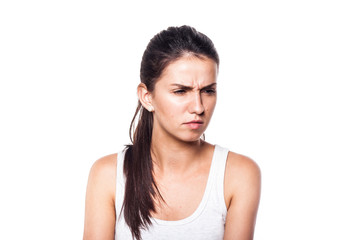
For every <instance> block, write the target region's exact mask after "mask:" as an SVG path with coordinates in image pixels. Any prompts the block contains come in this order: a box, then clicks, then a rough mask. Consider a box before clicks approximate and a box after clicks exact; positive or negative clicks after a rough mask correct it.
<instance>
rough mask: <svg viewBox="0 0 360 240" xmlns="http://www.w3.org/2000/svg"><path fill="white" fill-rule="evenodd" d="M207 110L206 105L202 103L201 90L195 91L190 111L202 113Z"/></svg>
mask: <svg viewBox="0 0 360 240" xmlns="http://www.w3.org/2000/svg"><path fill="white" fill-rule="evenodd" d="M204 111H205V108H204V105H203V103H202V99H201V94H200V93H199V92H197V93H195V96H194V97H193V99H192V101H191V104H190V113H195V114H197V115H202V114H203V113H204Z"/></svg>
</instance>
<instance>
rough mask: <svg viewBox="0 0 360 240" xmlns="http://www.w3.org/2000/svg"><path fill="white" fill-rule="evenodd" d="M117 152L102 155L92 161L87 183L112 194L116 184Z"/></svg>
mask: <svg viewBox="0 0 360 240" xmlns="http://www.w3.org/2000/svg"><path fill="white" fill-rule="evenodd" d="M116 166H117V154H116V153H114V154H110V155H107V156H104V157H102V158H100V159H98V160H96V161H95V162H94V164H93V165H92V167H91V169H90V174H89V182H88V185H90V186H94V187H95V186H96V187H95V188H96V189H102V191H107V192H109V193H111V195H113V194H114V193H115V190H114V189H115V185H116Z"/></svg>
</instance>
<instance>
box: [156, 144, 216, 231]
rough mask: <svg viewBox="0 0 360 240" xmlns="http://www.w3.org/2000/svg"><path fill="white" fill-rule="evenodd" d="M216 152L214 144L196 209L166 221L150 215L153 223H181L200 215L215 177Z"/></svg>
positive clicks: (170, 224)
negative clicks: (179, 217)
mask: <svg viewBox="0 0 360 240" xmlns="http://www.w3.org/2000/svg"><path fill="white" fill-rule="evenodd" d="M217 152H219V146H218V145H216V144H215V147H214V152H213V156H212V160H211V165H210V170H209V175H208V179H207V182H206V187H205V191H204V194H203V196H202V199H201V201H200V203H199V205H198V207H197V208H196V210H195V211H194V212H193V213H192V214H191V215H190V216H188V217H186V218H183V219H180V220H173V221H168V220H162V219H158V218H155V217H151V218H150V219H151V221H152V222H153V223H156V224H158V225H166V226H175V225H183V224H187V223H189V222H192V221H193V220H195V219H196V218H197V217H199V216H200V215H201V213H202V211H203V210H204V209H205V206H206V203H207V201H208V199H209V196H210V191H211V188H212V186H213V185H214V184H213V182H214V179H215V171H216V167H215V166H214V165H215V164H216V163H215V162H216V156H217Z"/></svg>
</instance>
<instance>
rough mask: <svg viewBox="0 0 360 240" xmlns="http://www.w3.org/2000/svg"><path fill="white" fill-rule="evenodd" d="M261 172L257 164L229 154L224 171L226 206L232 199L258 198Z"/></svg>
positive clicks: (235, 154) (240, 155) (249, 159)
mask: <svg viewBox="0 0 360 240" xmlns="http://www.w3.org/2000/svg"><path fill="white" fill-rule="evenodd" d="M260 188H261V171H260V167H259V166H258V164H257V163H256V162H255V161H254V160H252V159H251V158H249V157H247V156H244V155H242V154H238V153H234V152H230V151H229V154H228V158H227V162H226V170H225V198H226V202H227V206H229V204H230V202H231V201H232V199H234V198H235V199H243V200H245V199H246V198H249V200H250V199H251V198H252V200H255V201H257V200H256V199H258V198H259V196H260Z"/></svg>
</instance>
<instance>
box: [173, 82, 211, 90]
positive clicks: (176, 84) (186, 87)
mask: <svg viewBox="0 0 360 240" xmlns="http://www.w3.org/2000/svg"><path fill="white" fill-rule="evenodd" d="M171 86H175V87H179V88H181V89H184V90H192V89H193V87H191V86H185V85H182V84H178V83H173V84H171ZM214 86H216V83H211V84H209V85H207V86H205V87H203V88H202V89H206V88H211V87H214Z"/></svg>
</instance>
